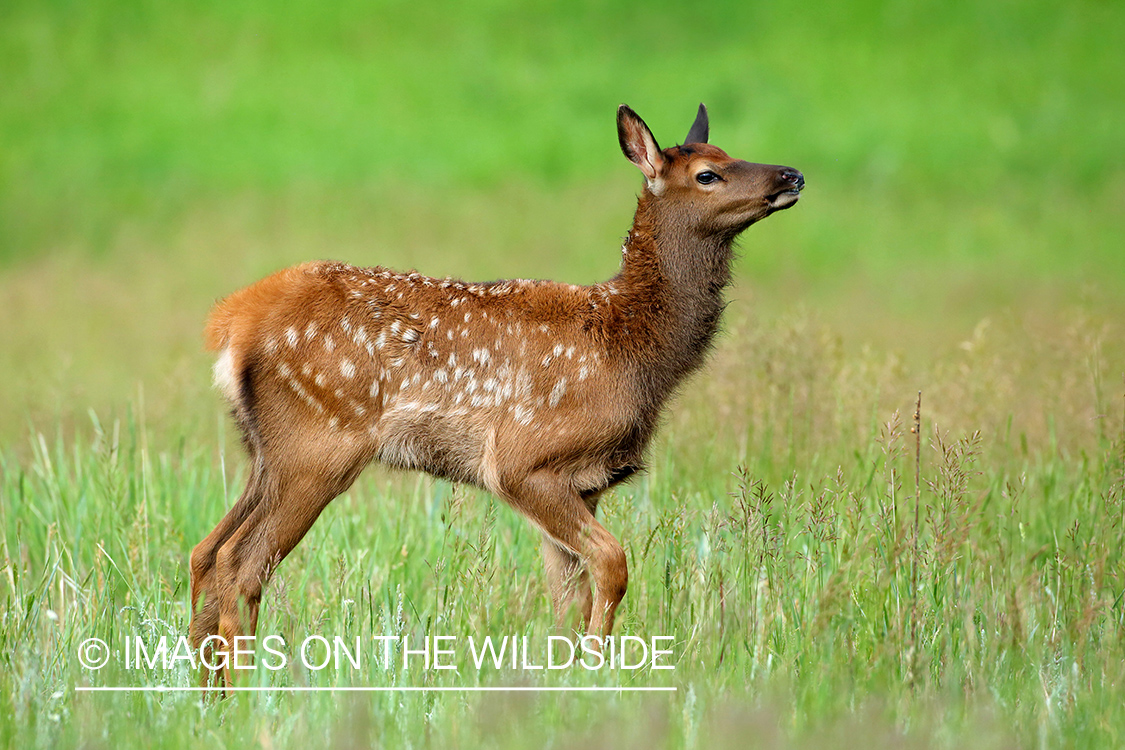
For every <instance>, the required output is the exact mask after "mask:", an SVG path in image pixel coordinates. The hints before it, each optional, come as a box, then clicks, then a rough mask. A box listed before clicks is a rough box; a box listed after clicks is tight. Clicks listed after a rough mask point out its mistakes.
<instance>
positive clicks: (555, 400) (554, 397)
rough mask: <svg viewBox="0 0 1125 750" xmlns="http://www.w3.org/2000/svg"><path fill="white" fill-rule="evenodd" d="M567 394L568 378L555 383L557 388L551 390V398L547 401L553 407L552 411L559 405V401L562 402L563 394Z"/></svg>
mask: <svg viewBox="0 0 1125 750" xmlns="http://www.w3.org/2000/svg"><path fill="white" fill-rule="evenodd" d="M565 393H566V378H559V382H557V383H555V387H554V388H552V389H551V396H550V398H549V399H548V400H547V403H549V404H550V405H551V408H552V409H553V408H554V407H556V406H558V405H559V401H561V400H562V397H563V394H565Z"/></svg>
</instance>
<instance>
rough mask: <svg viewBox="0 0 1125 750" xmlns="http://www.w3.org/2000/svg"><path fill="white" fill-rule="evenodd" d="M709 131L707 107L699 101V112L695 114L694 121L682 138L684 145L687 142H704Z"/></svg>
mask: <svg viewBox="0 0 1125 750" xmlns="http://www.w3.org/2000/svg"><path fill="white" fill-rule="evenodd" d="M709 132H710V125H709V124H708V122H707V108H706V107H704V106H703V103H702V102H701V103H700V104H699V112H697V113H696V115H695V122H693V123H692V124H691V130H689V131H688V134H687V138H685V139H684V145H685V146H686V145H688V144H689V143H706V142H707V136H708V134H709Z"/></svg>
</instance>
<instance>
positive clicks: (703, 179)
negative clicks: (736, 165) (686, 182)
mask: <svg viewBox="0 0 1125 750" xmlns="http://www.w3.org/2000/svg"><path fill="white" fill-rule="evenodd" d="M718 179H719V175H717V174H715V173H714V172H700V173H699V174H697V175H696V176H695V181H696V182H698V183H699V184H700V185H710V184H711V183H712V182H715V181H716V180H718Z"/></svg>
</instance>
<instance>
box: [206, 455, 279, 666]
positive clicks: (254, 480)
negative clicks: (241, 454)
mask: <svg viewBox="0 0 1125 750" xmlns="http://www.w3.org/2000/svg"><path fill="white" fill-rule="evenodd" d="M251 462H252V464H251V465H252V466H253V467H254V469H253V473H252V474H251V476H250V479H249V481H248V482H247V483H246V489H244V490H243V492H242V495H241V497H239V498H238V500H237V502H235V504H234V505H233V506H231V508H230V510H228V511H227V514H226V515H225V516H223V519H222V520H221V521H219V523H218V525H216V526H215V528H214V530H213V531H211V533H210V534H208V535H207V536H206V537H204V539H203V541H201V542H200V543H199V544H197V545H195V548H194V549H192V551H191V562H190V565H191V608H192V611H191V625H190V626H189V627H188V632H189V635H190V638H191V644H192V647H193V648H196V649H198V648H199V646H200V644H202V643H203V641H204V640H206V638H207V637H208V636H211V635H217V634H218V632H219V601H218V591H217V589H216V585H215V581H216V579H215V560H216V557H217V556H218V552H219V548H220V547H222V546H223V544H224V543H225V542H226V541H227V540H228V539H229V538H230V537H231V535H232V534H234V532H235V531H236V530H237V529H238V527H239V526H241V525H242V524H243V522H245V521H246V519H247V518H248V517H249V516H250V514H251V513H252V512H253V511H254V509H255V508H256V507H257V506H258V503H259V502H261V499H262V475H263V473H264V472H263V470H262V467H261V464H260V463H259V462H258V461H256V460H254V456H253V455H251Z"/></svg>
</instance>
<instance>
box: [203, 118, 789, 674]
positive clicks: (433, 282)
mask: <svg viewBox="0 0 1125 750" xmlns="http://www.w3.org/2000/svg"><path fill="white" fill-rule="evenodd" d="M617 124H618V137H619V140H620V143H621V147H622V151H623V152H624V153H625V155H626V157H628V158H629V160H630V161H632V162H633V163H634V164H635V165H636V166H637V167H638V168H639V169H640V170H641V172H642V174H643V175H644V179H645V184H644V187H643V189H642V191H641V194H640V197H639V199H638V202H637V211H636V215H635V217H634V221H633V226H632V229H631V230H630V232H629V234H628V236H627V239H626V242H625V245H624V247H623V248H622V265H621V269H620V271H619V273H618V274H617V275H616V276H614V277H613V278H612V279H610V280H609V281H606V282H603V283H600V284H594V285H592V286H575V285H572V284H562V283H556V282H551V281H526V280H522V279H521V280H504V281H495V282H488V283H472V284H470V283H465V282H462V281H458V280H455V279H450V278H445V279H435V278H430V277H427V276H422V275H420V274H418V273H398V272H395V271H391V270H388V269H384V268H378V267H376V268H358V267H354V266H350V265H345V264H342V263H335V262H327V261H322V262H313V263H306V264H303V265H300V266H295V267H293V268H288V269H286V270H283V271H280V272H278V273H276V274H274V275H272V276H269V277H267V278H265V279H263V280H262V281H259V282H257V283H256V284H253V285H252V286H249V287H247V288H245V289H242V290H241V291H238V292H235V293H234V294H232V295H230V296H229V297H227V298H226V299H224V300H223V301H222V302H220V303H219V304H218V305H216V307H215V309H214V310H213V311H212V313H211V316H210V318H209V320H208V323H207V328H206V334H205V335H206V342H207V345H208V347H209V348H210V349H212V350H214V351H216V352H217V353H218V359H217V361H216V363H215V367H214V379H215V384H216V386H217V387H218V389H219V390H220V391H221V392H222V394H223V395H224V396H225V397H226V399H227V400H228V401H229V402H230V403H231V406H232V409H233V413H234V416H235V419H236V420H237V422H238V425H239V427H240V429H241V431H242V433H243V437H244V442H245V444H246V447H247V451H248V453H249V454H250V459H251V467H252V473H251V478H250V480H249V482H248V483H247V487H246V489H245V491H244V492H243V494H242V496H241V497H240V498H239V500H238V501H237V502H236V503H235V505H234V506H233V507H232V508H231V510H230V512H229V513H228V514H227V516H226V517H224V518H223V519H222V521H221V522H220V523H219V525H218V526H217V527H216V528H215V530H214V531H212V532H211V534H209V535H208V536H207V538H205V539H204V540H203V541H202V542H200V544H199V545H197V546H196V548H195V550H194V551H193V553H192V603H193V617H192V624H191V633H192V637H193V640H194V641H195V642H196V643H197V644H199V643H201V642H202V641H204V640H205V639H206V638H207V637H208V636H209V635H221V636H223V637H224V638H228V639H229V638H233V637H234V636H236V635H240V634H243V633H246V632H250V633H253V631H254V629H255V627H256V620H257V606H258V602H259V600H260V596H261V585H262V583H263V581H264V580H265V578H266V577H267V576H268V573H269V572H270V571H271V570H272V568H273V566H274V565H276V564H277V563H278V562H279V561H280V560H281V559H282V558H284V557H285V555H287V554H288V553H289V551H290V550H291V549H292V548H293V547H294V546H295V545H296V544H297V543H298V542H299V541H300V539H301V538H302V537H303V536H304V534H305V533H306V532H307V531H308V529H309V527H311V525H312V523H313V522H314V521H315V520H316V518H317V516H318V515H319V514H320V512H321V510H323V508H324V507H325V506H326V505H327V504H328V503H329V502H330V501H331V500H332V499H333V498H334V497H336V496H337V495H338V494H339V493H341V492H343V491H344V490H345V489H346V488H347V487H348V486H349V485H350V484H351V482H352V481H353V480H354V479H355V477H356V476H357V475H358V474H359V472H360V471H361V470H362V469H363V467H364V466H366V465H367V464H368V463H370V462H371V461H373V460H377V461H380V462H382V463H385V464H387V465H390V466H394V467H398V468H402V469H417V470H421V471H425V472H428V473H430V474H432V475H434V476H438V477H443V478H446V479H449V480H452V481H456V482H465V483H469V484H473V485H476V486H478V487H481V488H484V489H486V490H488V491H490V492H493V493H495V494H496V495H498V496H499V497H501V498H503V499H504V500H505V501H507V502H508V503H509V504H510V505H512V506H513V507H514V508H515V509H516V510H518V511H519V512H521V513H522V514H524V515H525V516H526V517H527V518H528V519H529V520H530V521H531V522H532V523H533V524H534V525H535V526H536V527H537V528H539V529H540V531H541V532H542V533H543V537H544V544H543V555H544V562H545V564H546V567H547V573H548V582H549V586H550V589H551V596H552V600H553V603H554V605H555V608H556V612H557V614H558V617H559V618H560V624H562V621H563V619H564V618H567V617H569V616H572V615H575V616H577V618H578V622H577V623H576V624H577V626H578V627H580V628H585V629H586V631H587V632H589V633H592V634H595V635H606V634H608V633H609V632H610V629H611V628H612V625H613V618H614V612H615V610H616V608H617V605H618V604H619V602H620V600H621V597H622V596H624V593H625V586H626V580H627V571H626V568H625V558H624V553H623V551H622V549H621V546H620V544H618V542H617V540H616V539H614V538H613V536H612V535H610V533H609V532H608V531H606V530H605V528H604V527H602V526H601V524H599V523H598V521H597V520H596V518H595V516H594V513H595V510H596V507H597V500H598V496H599V495H600V493H602V492H603V491H604V490H606V489H607V488H609V487H610V486H612V485H614V484H616V483H618V482H620V481H624V480H625V479H627V478H628V477H629V476H631V475H632V474H633V473H635V472H636V471H637V470H638V469H639V468H640V467H641V466H642V465H643V457H644V451H645V447H646V445H647V443H648V441H649V439H650V437H651V435H652V432H653V430H654V428H655V425H656V422H657V419H658V416H659V413H660V410H661V408H662V407H663V405H664V403H665V401H666V400H667V398H668V397H669V395H670V394H671V393H672V392H673V390H674V389H675V387H676V385H677V384H678V383H679V382H681V381H682V380H683V378H684V377H686V376H687V375H688V374H689V373H690V372H691V371H693V370H694V369H696V368H697V367H698V366H699V365H700V364H701V363H702V361H703V359H704V357H705V355H706V353H707V350H708V348H709V347H710V344H711V341H712V339H713V337H714V334H715V332H716V329H717V326H718V323H719V317H720V314H721V312H722V309H723V305H724V302H723V297H722V290H723V288H724V287H725V286H726V285H727V284H728V282H729V280H730V260H731V243H732V241H733V240H734V238H735V237H736V236H737V235H738V234H739V233H740V232H742V231H743V230H744V229H746V228H747V227H748V226H750V225H751V224H753V223H754V222H756V221H758V220H760V219H762V218H765V217H766V216H768V215H769V214H771V213H773V212H774V211H778V210H781V209H784V208H788V207H789V206H791V205H793V204H794V203H796V202H797V199H798V195H799V192H800V190H801V189H802V188H803V186H804V177H803V176H802V175H801V173H800V172H798V171H797V170H794V169H791V168H788V167H779V166H768V165H762V164H752V163H749V162H745V161H741V160H737V159H733V158H731V157H729V156H728V155H727V154H726V153H724V152H723V151H722V150H720V149H718V148H716V147H714V146H711V145H709V144H707V143H706V141H707V136H708V123H707V112H706V109H705V108H704V107H703V106H702V105H700V108H699V113H698V115H697V118H696V121H695V123H694V124H693V125H692V128H691V130H690V131H689V134H688V138H687V142H686V143H685V144H684V145H681V146H676V147H673V148H669V149H663V150H662V149H660V147H659V146H658V145H657V143H656V140H655V139H654V138H653V136H652V133H651V132H650V131H649V129H648V127H647V126H646V125H645V123H644V122H643V121H642V120H641V119H640V118H639V117H638V116H637V115H636V114H635V113H634V112H633V111H632V110H631V109H629V108H628V107H626V106H624V105H623V106H622V107H620V108H619V109H618V113H617ZM591 579H592V581H591ZM591 582H592V584H593V589H592V591H591V588H590V586H591ZM228 678H229V674H227V675H224V679H228Z"/></svg>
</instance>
